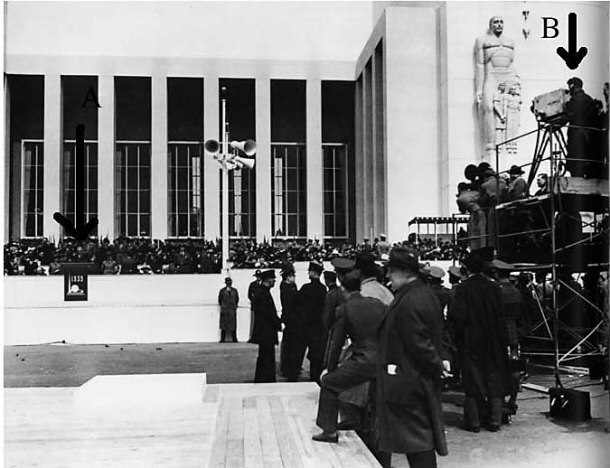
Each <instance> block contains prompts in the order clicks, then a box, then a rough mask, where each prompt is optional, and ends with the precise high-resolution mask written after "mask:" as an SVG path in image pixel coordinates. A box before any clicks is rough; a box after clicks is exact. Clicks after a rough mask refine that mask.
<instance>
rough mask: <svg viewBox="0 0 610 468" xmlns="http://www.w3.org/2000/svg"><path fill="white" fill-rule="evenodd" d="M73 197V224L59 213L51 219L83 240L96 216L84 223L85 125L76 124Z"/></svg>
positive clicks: (87, 235) (95, 220) (71, 234)
mask: <svg viewBox="0 0 610 468" xmlns="http://www.w3.org/2000/svg"><path fill="white" fill-rule="evenodd" d="M74 175H75V186H74V198H75V210H74V211H75V216H74V218H75V224H76V227H75V226H74V224H72V221H70V220H69V219H68V218H66V217H65V216H64V215H62V214H61V213H55V214H53V219H54V220H55V221H57V222H58V223H59V224H61V225H62V226H63V227H64V229H65V231H66V233H67V234H68V235H70V236H72V237H74V238H75V239H77V240H85V239H87V238H88V237H89V234H90V233H91V231H93V229H95V226H97V218H92V219H90V220H89V222H88V223H87V224H85V126H84V125H83V124H78V125H77V126H76V154H75V155H74Z"/></svg>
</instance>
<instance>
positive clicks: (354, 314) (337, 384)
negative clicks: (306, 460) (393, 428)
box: [313, 272, 385, 442]
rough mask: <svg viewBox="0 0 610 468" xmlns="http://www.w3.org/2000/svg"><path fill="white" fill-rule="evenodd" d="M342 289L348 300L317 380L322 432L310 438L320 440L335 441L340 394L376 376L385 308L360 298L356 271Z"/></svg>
mask: <svg viewBox="0 0 610 468" xmlns="http://www.w3.org/2000/svg"><path fill="white" fill-rule="evenodd" d="M342 289H343V290H344V291H345V294H346V296H347V301H346V302H344V303H343V304H341V305H340V306H339V308H338V309H339V310H338V311H337V322H336V323H335V325H334V327H333V334H332V337H331V342H330V346H329V350H328V364H327V368H326V371H325V372H324V374H323V376H322V378H321V382H320V386H321V388H320V402H319V406H318V417H317V419H316V424H317V425H318V426H319V427H321V428H322V430H323V432H322V433H321V434H317V435H315V436H313V440H315V441H319V442H337V441H338V438H339V437H338V434H337V429H338V427H337V426H338V424H337V419H338V415H339V394H340V393H341V392H343V391H344V390H347V389H350V388H352V387H354V386H355V385H358V384H361V383H363V382H368V381H370V380H373V379H374V378H375V376H376V369H377V329H378V328H379V323H380V321H381V316H382V314H383V311H384V310H385V307H384V305H383V304H382V303H381V302H380V301H378V300H376V299H372V298H367V297H362V295H361V294H360V292H359V289H360V276H359V274H358V273H357V272H352V273H349V274H347V275H346V277H345V279H344V281H343V283H342ZM347 338H350V340H351V341H352V345H351V355H350V357H349V358H347V359H346V360H345V361H343V362H342V363H340V364H339V357H340V355H341V350H342V348H343V344H344V343H345V340H346V339H347Z"/></svg>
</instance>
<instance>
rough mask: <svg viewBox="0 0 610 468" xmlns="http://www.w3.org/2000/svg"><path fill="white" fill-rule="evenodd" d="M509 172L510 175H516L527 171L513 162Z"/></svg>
mask: <svg viewBox="0 0 610 468" xmlns="http://www.w3.org/2000/svg"><path fill="white" fill-rule="evenodd" d="M508 173H509V174H510V175H515V174H519V175H521V174H524V173H525V172H524V171H523V169H521V168H520V167H519V166H517V165H516V164H513V165H512V166H510V169H509V171H508Z"/></svg>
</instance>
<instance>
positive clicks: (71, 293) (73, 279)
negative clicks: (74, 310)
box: [64, 273, 88, 301]
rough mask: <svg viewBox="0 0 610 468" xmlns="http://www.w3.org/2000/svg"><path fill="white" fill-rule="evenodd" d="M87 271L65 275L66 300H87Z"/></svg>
mask: <svg viewBox="0 0 610 468" xmlns="http://www.w3.org/2000/svg"><path fill="white" fill-rule="evenodd" d="M87 276H88V275H87V274H86V273H66V274H65V275H64V301H86V300H87V296H88V290H87Z"/></svg>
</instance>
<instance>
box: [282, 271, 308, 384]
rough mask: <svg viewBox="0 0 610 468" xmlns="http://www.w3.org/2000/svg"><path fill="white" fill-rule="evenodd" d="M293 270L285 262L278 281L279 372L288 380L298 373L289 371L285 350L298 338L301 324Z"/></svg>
mask: <svg viewBox="0 0 610 468" xmlns="http://www.w3.org/2000/svg"><path fill="white" fill-rule="evenodd" d="M295 275H296V273H295V271H294V267H293V266H292V264H286V265H284V267H283V268H282V282H281V283H280V302H281V305H282V323H283V324H284V332H283V333H282V344H281V346H280V373H281V375H282V376H283V377H286V378H287V379H288V381H296V379H297V377H298V373H293V372H291V369H292V368H291V367H290V358H289V357H288V358H287V350H288V351H290V349H291V345H292V342H294V341H295V340H298V339H299V333H300V330H299V327H302V326H303V325H302V324H300V323H299V321H298V310H297V295H298V289H297V285H296V282H295V279H296V278H295Z"/></svg>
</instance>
